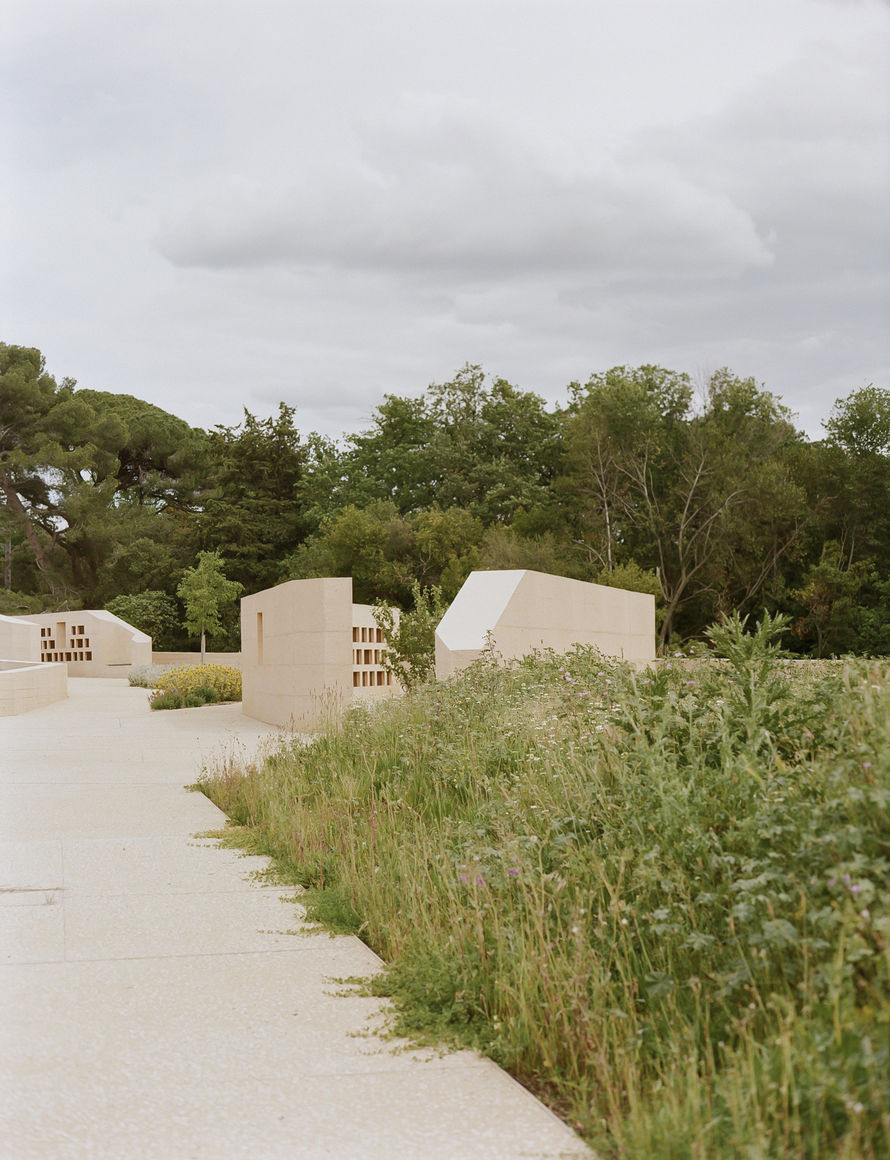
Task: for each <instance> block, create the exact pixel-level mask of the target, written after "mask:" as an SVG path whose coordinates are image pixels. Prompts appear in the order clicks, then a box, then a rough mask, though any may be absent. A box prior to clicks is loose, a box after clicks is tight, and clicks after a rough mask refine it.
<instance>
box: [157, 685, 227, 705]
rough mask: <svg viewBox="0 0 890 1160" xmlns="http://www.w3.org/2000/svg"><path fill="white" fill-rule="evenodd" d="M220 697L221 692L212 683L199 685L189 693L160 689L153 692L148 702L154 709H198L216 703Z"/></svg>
mask: <svg viewBox="0 0 890 1160" xmlns="http://www.w3.org/2000/svg"><path fill="white" fill-rule="evenodd" d="M219 699H220V697H219V693H218V692H217V691H216V689H214V688H213V687H212V686H211V685H197V686H196V687H195V688H193V689H192V690H191V691H190V692H187V693H183V692H178V691H176V690H173V689H167V690H166V691H163V690H158V691H157V692H154V693H152V695H151V696H150V697H149V699H148V703H149V706H150V707H151V708H152V709H198V708H200V707H201V706H202V705H214V704H216V702H217V701H218V700H219Z"/></svg>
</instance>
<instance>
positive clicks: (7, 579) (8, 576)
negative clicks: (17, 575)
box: [3, 536, 12, 588]
mask: <svg viewBox="0 0 890 1160" xmlns="http://www.w3.org/2000/svg"><path fill="white" fill-rule="evenodd" d="M3 587H4V588H12V537H11V536H7V537H6V540H5V541H4V543H3Z"/></svg>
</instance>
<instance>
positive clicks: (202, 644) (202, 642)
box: [201, 628, 206, 665]
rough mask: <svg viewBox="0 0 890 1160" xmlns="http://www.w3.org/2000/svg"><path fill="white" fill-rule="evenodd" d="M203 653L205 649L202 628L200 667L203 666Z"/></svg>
mask: <svg viewBox="0 0 890 1160" xmlns="http://www.w3.org/2000/svg"><path fill="white" fill-rule="evenodd" d="M205 651H206V649H205V638H204V630H203V628H202V629H201V664H202V665H203V664H204V654H205Z"/></svg>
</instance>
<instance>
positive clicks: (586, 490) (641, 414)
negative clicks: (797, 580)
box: [558, 366, 803, 648]
mask: <svg viewBox="0 0 890 1160" xmlns="http://www.w3.org/2000/svg"><path fill="white" fill-rule="evenodd" d="M571 392H572V400H571V403H570V405H569V407H568V408H567V410H566V412H565V413H564V416H563V427H564V430H565V432H566V437H565V446H566V454H565V458H564V461H563V474H562V477H561V478H560V479H559V481H558V489H559V492H560V494H562V495H564V496H565V497H566V500H567V502H568V504H569V505H570V506H571V507H572V508H573V510H574V517H575V527H576V533H575V537H576V540H577V541H578V543H579V546H580V547H581V548H582V549H583V550H584V551H585V552H587V554H588V556H589V558H590V560H591V562H592V563H596V564H597V565H598V569H602V571H603V572H604V573H605V574H607V575H608V574H609V573H610V572H612V571H613V570H614V569H615V568H616V567H618V566H619V565H623V564H628V563H630V562H631V561H633V562H634V563H636V564H637V565H639V566H640V567H641V568H643V569H644V570H647V571H648V570H651V571H655V572H656V574H657V577H658V581H659V584H660V586H661V591H662V594H663V596H664V619H663V621H662V624H661V628H660V630H659V640H660V644H661V647H662V648H663V647H664V646H665V643H666V641H667V640H668V638H669V637H670V635H671V633H672V632H674V631H675V630H676V626H677V625H678V622H679V620H680V617H681V613H682V612H683V611H685V610H686V609H688V608H695V610H696V615H695V616H693V617H692V618H691V619H690V620H689V621H688V623H687V624H686V626H685V627H686V629H687V631H688V630H691V631H692V632H695V631H701V629H702V628H703V627H704V625H705V624H707V623H708V621H709V620H711V619H712V618H713V615H714V612H715V610H719V608H720V607H721V605H722V604H724V603H727V602H731V601H734V600H736V599H738V597H739V595H740V594H741V595H742V599H743V600H744V601H751V600H753V598H754V597H755V596H756V595H757V593H758V592H759V591H760V589H761V588H762V586H763V585H764V583H766V581H767V579H768V578H769V576H770V575H771V574H773V572H774V571H775V570H776V569H777V567H778V561H779V560H780V558H781V557H782V556H783V554H784V553H785V552H786V551H787V550H788V549H789V547H790V546H791V545H792V544H793V543H794V542H795V540H796V538H797V537H798V536H799V534H800V527H801V517H800V509H801V507H802V503H803V497H802V494H801V493H800V491H799V489H798V490H796V491H795V489H794V488H793V486H791V484H790V482H789V479H788V474H789V473H788V471H787V470H786V469H784V468H783V467H782V466H781V464H780V463H779V460H778V459H777V456H778V454H779V451H780V449H781V448H782V447H783V446H784V445H785V444H786V443H787V442H788V441H789V440H793V439H794V438H796V433H795V432H794V429H793V427H791V425H790V422H789V418H788V412H787V410H786V409H785V408H784V407H782V406H781V404H780V403H779V402H778V401H777V400H776V399H775V398H774V397H773V396H772V395H770V394H769V393H768V392H766V391H763V390H762V389H761V388H759V387H758V386H757V384H756V383H755V382H754V380H753V379H744V380H742V379H738V378H736V377H735V376H734V375H732V374H731V373H730V372H729V371H727V370H722V371H718V372H717V373H716V374H715V375H714V376H713V377H712V379H711V381H710V383H709V388H708V398H707V401H706V404H705V407H704V409H703V410H702V411H701V412H698V413H696V412H695V411H694V410H693V406H692V403H693V395H692V386H691V383H690V381H689V378H688V376H687V375H683V374H677V373H676V372H674V371H668V370H665V369H664V368H662V367H653V366H643V367H639V368H636V369H629V368H627V367H615V368H613V369H612V370H610V371H607V372H606V373H605V374H601V375H594V376H593V377H592V378H591V379H590V380H589V381H588V383H587V384H586V385H585V386H584V387H580V386H579V385H578V384H573V386H572V388H571ZM777 463H778V464H779V466H777ZM763 517H766V518H765V519H764V518H763ZM758 520H760V523H759V524H758ZM764 556H765V558H766V561H767V563H766V566H765V567H764V566H763V565H762V564H761V563H757V566H756V568H755V567H754V565H755V563H756V562H757V561H760V560H761V559H762V558H763V557H764ZM743 573H744V575H742V574H743Z"/></svg>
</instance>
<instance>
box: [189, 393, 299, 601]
mask: <svg viewBox="0 0 890 1160" xmlns="http://www.w3.org/2000/svg"><path fill="white" fill-rule="evenodd" d="M208 456H209V472H208V474H209V480H210V481H211V482H212V490H211V491H210V493H209V494H208V495H207V496H206V498H205V500H204V503H203V511H202V514H201V516H200V518H199V521H198V525H199V527H198V533H199V537H200V543H201V546H202V547H205V548H212V549H214V550H216V551H217V552H219V553H220V554H222V555H225V558H226V560H227V563H228V568H229V572H230V574H231V575H232V577H233V578H234V579H235V580H237V581H238V582H239V583H241V584H242V585H243V587H244V589H245V590H246V591H248V592H256V591H258V590H259V589H261V588H268V587H270V586H271V585H273V584H275V583H276V581H277V579H278V569H279V564H280V561H281V559H282V557H283V556H285V555H287V554H288V553H289V552H293V551H294V550H295V549H296V548H297V546H298V545H299V544H300V543H301V542H302V540H303V539H304V537H305V535H306V533H307V530H308V526H309V525H308V521H307V518H306V515H305V513H304V510H303V507H302V506H301V504H300V503H299V502H298V494H299V491H300V488H301V485H302V484H303V476H304V472H305V469H306V465H307V463H308V462H309V460H310V456H311V450H310V449H309V448H307V447H306V446H305V445H304V444H303V442H302V441H301V439H300V435H299V432H298V431H297V429H296V427H295V425H294V408H293V407H289V406H287V404H285V403H280V404H279V406H278V414H277V416H275V417H272V418H269V419H259V418H257V417H256V416H255V415H252V414H251V413H250V411H248V410H246V409H245V411H244V420H243V422H242V423H241V424H240V425H239V426H237V427H222V426H219V427H216V428H214V430H213V431H212V432H211V433H210V438H209V446H208Z"/></svg>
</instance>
